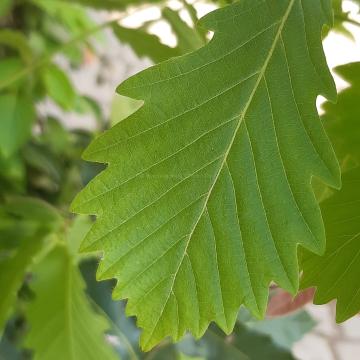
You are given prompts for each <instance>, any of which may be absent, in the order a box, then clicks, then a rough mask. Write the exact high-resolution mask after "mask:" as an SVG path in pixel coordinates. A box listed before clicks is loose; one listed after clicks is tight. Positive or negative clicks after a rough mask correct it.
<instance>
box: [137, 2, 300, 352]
mask: <svg viewBox="0 0 360 360" xmlns="http://www.w3.org/2000/svg"><path fill="white" fill-rule="evenodd" d="M294 4H295V0H290V2H289V5H288V7H287V9H286V11H285V13H284V16H283V19H282V20H281V22H280V23H279V29H278V31H277V32H276V35H275V38H274V41H273V43H272V45H271V47H270V51H269V54H268V56H267V58H266V59H265V62H264V65H263V66H262V68H261V70H260V72H259V76H258V78H257V80H256V83H255V85H254V89H253V91H252V92H251V94H250V96H249V99H248V101H247V103H246V105H245V107H244V110H243V112H242V114H241V116H240V117H239V122H238V124H237V126H236V128H235V130H234V134H233V136H232V138H231V139H230V142H229V145H228V147H227V150H226V151H225V153H224V157H223V160H222V162H221V163H220V166H219V169H218V172H217V173H216V175H215V178H214V181H213V183H212V185H211V187H210V189H209V191H208V194H207V196H206V198H205V200H204V205H203V207H202V209H201V210H200V213H199V216H198V218H197V220H196V222H195V224H194V226H193V228H192V230H191V232H190V233H189V237H188V240H187V242H186V245H185V249H184V253H183V256H182V258H181V260H180V262H179V265H178V267H177V269H176V271H175V272H174V274H173V281H172V284H171V287H170V289H169V294H168V297H167V299H166V301H165V304H164V306H163V308H162V309H161V312H160V314H159V317H158V320H157V321H156V323H155V325H154V327H153V330H152V332H151V333H150V336H149V337H148V339H149V340H148V342H147V344H148V343H149V341H150V340H151V338H152V335H153V333H154V332H155V329H156V327H157V324H158V322H159V320H160V319H161V317H162V315H163V312H164V310H165V308H166V306H167V303H168V301H169V298H170V296H171V294H172V292H173V288H174V284H175V281H176V277H177V274H178V273H179V270H180V267H181V265H182V263H183V261H184V258H185V256H186V255H188V254H187V249H188V247H189V244H190V240H191V238H192V236H193V234H194V232H195V230H196V227H197V225H198V223H199V221H200V219H201V218H202V216H203V214H204V212H205V210H206V208H207V204H208V202H209V199H210V196H211V194H212V191H213V190H214V187H215V185H216V183H217V180H218V178H219V176H220V174H221V171H222V170H223V168H224V165H225V164H226V161H227V157H228V155H229V153H230V151H231V148H232V146H233V144H234V141H235V139H236V136H237V133H238V131H239V129H240V126H241V124H242V122H243V120H244V119H245V116H246V115H247V111H248V110H249V108H250V106H251V103H252V100H253V98H254V96H255V94H256V92H257V90H258V88H259V85H260V83H261V81H262V79H263V77H264V75H265V73H266V70H267V67H268V65H269V63H270V60H271V58H272V55H273V53H274V51H275V49H276V46H277V45H278V42H279V40H280V39H281V33H282V30H283V28H284V26H285V24H286V21H287V19H288V17H289V15H290V13H291V11H292V9H293V6H294ZM147 344H145V346H144V348H146V345H147Z"/></svg>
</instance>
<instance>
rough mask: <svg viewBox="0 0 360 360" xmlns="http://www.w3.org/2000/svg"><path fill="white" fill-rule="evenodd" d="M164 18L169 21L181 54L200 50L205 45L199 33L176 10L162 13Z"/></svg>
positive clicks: (164, 10) (165, 9)
mask: <svg viewBox="0 0 360 360" xmlns="http://www.w3.org/2000/svg"><path fill="white" fill-rule="evenodd" d="M162 15H163V18H164V19H165V20H167V21H168V22H169V24H170V26H171V28H172V30H173V32H174V34H175V35H176V38H177V42H178V43H177V48H178V49H179V51H180V53H181V54H186V53H188V52H190V51H194V50H197V49H199V48H200V47H202V46H203V45H204V44H205V41H204V39H203V38H202V37H201V36H200V35H199V33H198V32H197V31H196V30H195V29H193V28H191V27H190V26H189V25H188V24H187V23H186V22H185V21H184V20H183V19H182V18H181V17H180V15H179V13H178V12H177V11H175V10H172V9H170V8H168V7H166V8H164V9H163V11H162Z"/></svg>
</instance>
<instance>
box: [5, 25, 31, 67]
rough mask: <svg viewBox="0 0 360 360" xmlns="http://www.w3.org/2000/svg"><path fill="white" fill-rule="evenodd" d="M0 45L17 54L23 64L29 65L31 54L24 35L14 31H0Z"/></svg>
mask: <svg viewBox="0 0 360 360" xmlns="http://www.w3.org/2000/svg"><path fill="white" fill-rule="evenodd" d="M0 44H2V45H6V46H8V47H10V48H12V49H14V50H16V51H18V52H19V54H20V56H21V58H22V59H23V60H24V62H25V63H31V61H32V60H33V54H32V50H31V48H30V46H29V45H28V40H27V39H26V37H25V35H24V34H23V33H22V32H20V31H16V30H10V29H2V30H0Z"/></svg>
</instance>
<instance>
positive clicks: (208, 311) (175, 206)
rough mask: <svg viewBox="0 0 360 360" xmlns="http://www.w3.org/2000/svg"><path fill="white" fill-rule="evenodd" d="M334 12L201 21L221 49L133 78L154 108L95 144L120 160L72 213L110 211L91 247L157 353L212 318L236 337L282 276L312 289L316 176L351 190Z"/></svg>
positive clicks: (318, 245)
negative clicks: (330, 121) (327, 37)
mask: <svg viewBox="0 0 360 360" xmlns="http://www.w3.org/2000/svg"><path fill="white" fill-rule="evenodd" d="M331 21H332V10H331V2H330V1H328V0H321V1H313V0H278V1H273V0H255V1H254V0H243V1H241V2H238V3H235V4H233V5H230V6H228V7H225V8H222V9H220V10H217V11H214V12H212V13H210V14H209V15H207V16H206V17H204V18H203V19H202V20H201V21H200V25H201V26H203V27H205V28H207V29H209V30H213V31H214V36H213V38H212V40H211V41H210V42H209V44H208V45H206V46H204V47H203V48H201V49H199V50H197V51H195V52H193V53H190V54H188V55H185V56H182V57H178V58H174V59H170V60H169V61H166V62H164V63H161V64H159V65H156V66H154V67H152V68H150V69H147V70H145V71H143V72H141V73H140V74H137V75H135V76H134V77H132V78H130V79H128V80H127V81H125V82H124V83H123V84H122V85H121V86H120V87H119V89H118V90H119V93H120V94H122V95H125V96H129V97H132V98H135V99H139V100H144V105H143V106H142V107H141V108H140V109H139V110H138V111H137V112H136V113H134V114H133V115H131V116H129V117H128V118H127V119H125V120H123V121H122V122H120V123H119V124H117V125H116V126H115V127H113V128H112V129H111V130H110V131H108V132H106V133H105V134H103V135H102V136H100V137H99V138H97V139H96V140H95V141H94V142H93V143H92V144H91V145H90V146H89V147H88V149H87V150H86V152H85V154H84V158H85V159H87V160H90V161H97V162H105V163H108V164H109V166H108V168H107V170H105V171H104V172H102V173H101V174H100V175H99V176H98V177H96V178H95V179H94V180H93V181H92V182H91V183H90V184H89V185H88V186H87V187H86V188H85V189H84V190H83V191H82V192H81V193H80V195H79V196H78V197H77V198H76V199H75V201H74V203H73V207H72V208H73V210H74V211H76V212H79V213H86V214H95V215H97V216H98V219H97V222H96V223H95V225H94V226H93V227H92V229H91V230H90V232H89V233H88V235H87V236H86V238H85V240H84V242H83V243H82V250H83V251H99V250H100V251H103V252H104V257H103V260H102V262H101V263H100V266H99V269H98V278H99V279H108V278H113V277H115V278H116V279H117V281H118V282H117V286H116V288H115V290H114V297H115V298H116V299H121V298H127V299H128V303H127V314H128V315H136V316H137V320H138V322H137V324H138V326H139V327H141V328H143V329H144V331H143V333H142V336H141V340H140V341H141V345H142V347H143V349H144V350H149V349H151V348H152V347H153V346H155V345H156V344H157V343H158V342H159V341H160V340H161V339H163V338H164V337H166V336H171V337H172V338H173V339H174V340H179V339H180V338H181V337H182V336H183V335H184V333H185V332H186V331H190V332H191V333H192V334H193V335H195V336H196V337H200V336H202V335H203V334H204V332H205V331H206V329H207V327H208V326H209V323H210V322H211V321H215V322H216V323H217V324H218V325H219V326H220V327H221V328H222V329H223V330H224V331H225V332H226V333H230V332H231V331H232V330H233V327H234V324H235V321H236V316H237V313H238V310H239V307H240V305H241V304H245V305H246V306H247V307H248V308H249V309H250V310H251V311H252V313H253V314H255V315H257V316H262V315H263V314H264V312H265V308H266V304H267V297H268V285H269V283H270V282H271V281H275V282H276V283H277V284H279V285H280V286H281V287H283V288H284V289H286V290H288V291H289V292H291V293H295V292H296V291H297V289H298V283H299V279H298V271H299V269H298V261H297V245H298V244H300V245H302V246H304V247H306V248H307V249H309V250H310V251H313V252H316V253H321V252H322V251H323V250H324V248H325V232H324V226H323V222H322V218H321V213H320V209H319V206H318V204H317V202H316V200H315V196H314V194H313V190H312V187H311V179H312V177H313V176H316V177H319V178H321V179H322V180H324V181H325V182H326V183H328V184H329V185H331V186H333V187H339V186H340V171H339V166H338V163H337V160H336V157H335V154H334V152H333V150H332V147H331V144H330V142H329V140H328V138H327V136H326V134H325V132H324V129H323V127H322V124H321V122H320V121H319V118H318V114H317V110H316V106H315V100H316V97H317V95H318V94H320V93H321V94H323V95H325V96H327V97H329V98H331V99H334V98H335V96H336V90H335V86H334V83H333V79H332V77H331V75H330V72H329V70H328V68H327V65H326V60H325V56H324V53H323V50H322V44H321V30H322V27H323V25H324V24H325V23H327V24H329V25H330V24H331ZM304 89H306V91H305V90H304Z"/></svg>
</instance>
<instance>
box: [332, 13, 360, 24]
mask: <svg viewBox="0 0 360 360" xmlns="http://www.w3.org/2000/svg"><path fill="white" fill-rule="evenodd" d="M335 19H337V20H340V21H342V22H347V23H349V24H352V25H355V26H358V27H360V23H359V22H357V21H356V20H353V19H351V18H349V17H348V16H346V15H342V14H336V15H335Z"/></svg>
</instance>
